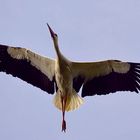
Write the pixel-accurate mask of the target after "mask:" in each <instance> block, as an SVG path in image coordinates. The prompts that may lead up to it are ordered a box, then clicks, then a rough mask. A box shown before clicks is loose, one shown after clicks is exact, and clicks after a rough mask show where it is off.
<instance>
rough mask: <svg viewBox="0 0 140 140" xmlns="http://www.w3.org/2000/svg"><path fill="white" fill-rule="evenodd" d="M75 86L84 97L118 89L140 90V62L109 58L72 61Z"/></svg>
mask: <svg viewBox="0 0 140 140" xmlns="http://www.w3.org/2000/svg"><path fill="white" fill-rule="evenodd" d="M72 73H73V87H74V89H75V90H76V91H77V92H78V91H79V90H80V88H81V86H83V87H82V97H84V96H92V95H96V94H97V95H105V94H109V93H114V92H116V91H131V92H133V91H134V92H137V93H138V91H139V90H140V63H129V62H121V61H118V60H107V61H102V62H93V63H92V62H91V63H78V62H73V63H72Z"/></svg>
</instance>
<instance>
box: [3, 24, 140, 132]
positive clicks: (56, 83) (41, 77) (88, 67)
mask: <svg viewBox="0 0 140 140" xmlns="http://www.w3.org/2000/svg"><path fill="white" fill-rule="evenodd" d="M47 25H48V24H47ZM48 28H49V31H50V34H51V37H52V40H53V43H54V48H55V51H56V56H57V57H56V59H55V60H52V59H50V58H47V57H44V56H40V55H38V54H36V53H34V52H32V51H30V50H27V49H25V48H20V47H11V46H7V45H0V71H1V72H6V73H7V74H12V75H13V76H14V77H19V78H20V79H22V80H24V81H26V82H28V83H30V84H32V85H34V86H36V87H38V88H40V89H42V90H44V91H46V92H48V93H49V94H54V93H55V92H56V93H55V97H54V105H55V106H56V107H57V108H58V109H60V110H62V131H65V130H66V121H65V111H70V110H74V109H77V108H79V107H80V105H81V104H82V103H83V99H82V97H85V96H93V95H106V94H109V93H114V92H116V91H131V92H136V93H138V92H139V91H140V63H131V62H122V61H119V60H106V61H101V62H81V63H80V62H72V61H70V60H68V59H67V58H66V57H64V56H63V55H62V53H61V51H60V50H59V46H58V36H57V34H56V33H55V32H54V31H53V30H52V29H51V28H50V26H49V25H48ZM81 87H82V93H81V96H82V97H80V96H79V95H78V92H79V90H80V88H81Z"/></svg>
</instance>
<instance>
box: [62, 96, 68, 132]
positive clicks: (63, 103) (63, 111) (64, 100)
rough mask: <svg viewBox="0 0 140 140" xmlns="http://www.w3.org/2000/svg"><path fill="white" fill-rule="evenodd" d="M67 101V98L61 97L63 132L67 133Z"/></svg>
mask: <svg viewBox="0 0 140 140" xmlns="http://www.w3.org/2000/svg"><path fill="white" fill-rule="evenodd" d="M66 100H67V97H66V96H65V97H61V103H62V117H63V120H62V131H64V132H66V121H65V108H66Z"/></svg>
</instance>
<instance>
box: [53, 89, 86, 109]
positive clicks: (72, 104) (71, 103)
mask: <svg viewBox="0 0 140 140" xmlns="http://www.w3.org/2000/svg"><path fill="white" fill-rule="evenodd" d="M53 101H54V105H55V106H56V108H58V109H60V110H62V103H61V95H60V93H59V92H57V93H56V94H55V97H54V100H53ZM81 104H83V99H82V98H81V97H80V96H79V95H78V94H77V93H76V91H75V90H74V89H73V92H72V93H71V94H68V95H67V102H66V108H65V110H66V111H71V110H75V109H77V108H79V107H80V105H81Z"/></svg>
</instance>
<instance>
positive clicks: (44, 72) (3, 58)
mask: <svg viewBox="0 0 140 140" xmlns="http://www.w3.org/2000/svg"><path fill="white" fill-rule="evenodd" d="M0 71H1V72H6V73H7V74H11V75H13V76H14V77H19V78H20V79H22V80H24V81H26V82H28V83H30V84H32V85H34V86H36V87H38V88H40V89H42V90H44V91H47V92H48V93H50V94H53V93H54V60H52V59H49V58H46V57H43V56H40V55H38V54H35V53H33V52H32V51H30V50H27V49H25V48H20V47H10V46H6V45H0Z"/></svg>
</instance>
